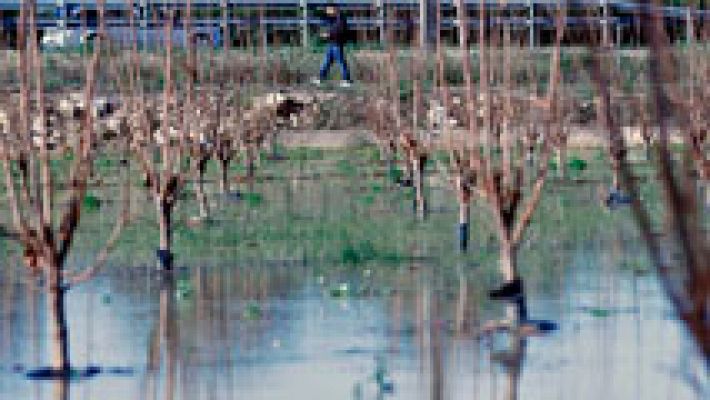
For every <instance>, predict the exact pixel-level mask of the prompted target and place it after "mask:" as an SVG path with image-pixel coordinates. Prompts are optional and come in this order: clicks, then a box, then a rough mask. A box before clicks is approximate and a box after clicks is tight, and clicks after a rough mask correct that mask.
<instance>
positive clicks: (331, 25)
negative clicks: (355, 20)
mask: <svg viewBox="0 0 710 400" xmlns="http://www.w3.org/2000/svg"><path fill="white" fill-rule="evenodd" d="M324 19H325V24H326V26H327V27H328V42H330V43H333V44H337V45H340V46H342V45H344V44H345V43H347V42H348V41H349V40H350V27H348V20H347V18H346V17H345V15H343V14H342V13H338V15H337V16H335V17H330V16H326V17H325V18H324Z"/></svg>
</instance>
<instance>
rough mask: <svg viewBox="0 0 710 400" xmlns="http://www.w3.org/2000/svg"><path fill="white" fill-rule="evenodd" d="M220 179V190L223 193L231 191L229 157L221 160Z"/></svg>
mask: <svg viewBox="0 0 710 400" xmlns="http://www.w3.org/2000/svg"><path fill="white" fill-rule="evenodd" d="M219 165H220V180H219V190H220V192H222V194H227V193H228V192H229V159H226V158H223V159H221V160H220V163H219Z"/></svg>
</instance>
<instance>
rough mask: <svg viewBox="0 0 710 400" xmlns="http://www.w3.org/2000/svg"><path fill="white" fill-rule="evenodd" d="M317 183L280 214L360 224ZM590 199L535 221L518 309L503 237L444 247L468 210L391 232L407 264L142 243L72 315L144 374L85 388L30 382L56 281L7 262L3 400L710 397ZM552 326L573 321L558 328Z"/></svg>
mask: <svg viewBox="0 0 710 400" xmlns="http://www.w3.org/2000/svg"><path fill="white" fill-rule="evenodd" d="M301 184H302V185H301V186H298V187H293V188H292V190H289V191H286V192H285V193H284V190H283V188H282V187H278V188H275V190H274V192H275V193H276V192H277V193H276V194H274V193H270V192H268V189H267V188H265V189H264V192H265V193H266V195H265V196H266V198H267V199H270V200H271V201H272V202H273V204H272V207H273V208H274V209H275V210H276V211H275V212H274V213H275V214H273V215H270V216H268V218H275V217H274V215H277V214H278V213H279V212H280V211H279V210H282V211H283V210H288V213H290V217H289V218H296V217H298V218H301V219H300V220H299V221H306V220H308V219H307V218H310V219H311V220H318V219H323V220H324V221H325V223H324V225H327V224H328V223H330V221H331V219H332V220H341V221H342V220H343V216H342V215H339V214H337V212H338V207H336V206H335V205H336V204H340V205H343V204H344V205H345V207H341V208H347V209H350V208H351V207H350V206H351V205H352V204H350V203H347V200H345V199H344V198H343V197H342V196H341V195H340V194H338V193H337V190H339V189H338V188H337V187H336V188H329V187H327V186H328V185H323V184H322V185H320V186H318V187H316V188H314V187H309V186H308V184H307V183H303V182H302V183H301ZM329 191H330V192H329ZM579 192H583V191H579ZM277 194H278V196H289V197H291V198H292V199H293V201H289V202H286V203H283V202H280V201H278V197H273V196H276V195H277ZM575 195H576V194H575ZM570 196H572V195H570ZM311 197H313V198H311ZM315 198H318V199H320V200H315ZM440 198H442V196H440V195H439V194H437V192H436V191H433V192H432V193H431V194H430V197H429V200H430V204H431V208H432V210H439V209H441V208H442V207H443V205H442V203H441V202H440V201H439V200H437V199H440ZM304 199H308V200H304ZM572 199H574V197H572ZM580 203H581V202H580ZM580 203H576V204H577V205H578V208H579V210H577V211H574V210H572V209H571V208H565V209H564V210H562V209H563V208H564V205H561V204H560V203H558V202H557V201H556V202H555V203H553V204H547V203H546V204H543V205H542V207H543V211H542V212H546V213H547V215H550V216H551V218H552V217H554V216H555V215H560V219H562V214H563V213H564V214H565V215H564V217H565V219H572V220H576V221H578V224H579V225H578V226H576V227H569V226H566V225H565V226H554V225H555V224H553V226H547V225H545V226H537V227H535V228H534V229H533V231H532V232H531V236H532V237H533V238H534V239H535V240H531V244H525V245H524V246H523V248H522V249H521V266H522V267H523V268H526V270H525V275H526V283H527V286H526V297H525V298H524V299H522V298H520V299H517V300H519V301H516V302H513V303H505V302H492V301H490V300H489V299H488V298H487V289H488V288H490V286H491V282H494V281H495V280H496V278H497V276H496V268H495V264H496V260H495V256H493V259H492V260H490V262H488V264H487V261H486V257H487V254H490V253H493V254H495V244H491V241H490V240H489V239H488V236H487V235H486V231H485V225H484V224H485V220H484V219H483V218H482V217H481V216H480V215H475V213H474V215H472V216H471V221H472V222H471V226H470V228H471V241H470V243H469V249H468V251H469V253H468V255H466V256H465V257H464V256H461V257H459V258H456V257H451V258H445V257H443V256H441V254H443V253H445V252H446V251H449V250H450V249H456V248H457V240H458V237H457V235H456V231H455V229H452V227H454V228H455V227H456V221H457V219H456V213H455V212H452V213H450V215H448V214H443V213H432V214H431V215H430V216H429V217H430V218H429V219H428V221H427V223H428V224H431V225H428V228H427V229H429V231H427V232H425V233H426V234H423V233H422V232H421V231H415V232H414V233H412V232H411V231H408V230H406V229H404V228H402V229H401V230H398V231H397V233H396V235H397V236H396V237H395V238H390V240H398V241H401V242H403V243H405V245H406V246H405V245H403V246H402V247H404V250H403V251H406V253H405V255H406V257H402V258H401V260H397V262H391V263H378V262H370V263H359V264H358V263H349V262H346V261H347V260H340V262H332V260H330V259H327V258H326V257H323V260H325V261H322V260H321V258H320V257H319V255H322V254H323V253H327V252H328V251H331V249H330V247H334V246H336V244H337V243H338V242H337V241H335V240H332V238H321V237H318V238H317V239H310V237H309V236H308V235H310V234H309V232H308V231H306V230H302V231H299V232H298V233H297V236H298V237H299V238H301V237H309V239H308V240H314V241H315V240H320V242H319V243H316V245H315V246H316V247H318V248H319V249H321V250H320V251H321V253H318V252H314V251H312V250H311V249H308V248H307V246H308V243H307V241H306V240H305V239H304V240H302V241H300V240H283V242H284V243H283V247H276V246H274V247H273V248H265V249H262V250H260V251H261V253H260V256H254V257H252V253H247V255H246V256H244V257H242V258H239V259H237V258H236V257H234V258H235V259H237V261H232V255H233V253H226V254H229V255H228V256H226V255H225V253H220V252H218V250H213V252H214V253H215V254H214V255H212V256H211V257H207V256H205V257H203V258H202V259H201V260H199V261H189V262H188V261H184V260H185V259H186V257H185V255H182V259H181V258H178V261H179V262H178V263H177V265H176V269H175V271H174V272H173V275H158V274H156V272H155V271H154V269H153V267H152V263H150V264H149V263H148V262H147V261H145V260H141V259H140V256H136V255H134V253H139V252H138V251H135V252H133V251H131V249H129V250H126V256H125V257H124V258H119V259H117V260H115V261H113V264H112V265H109V266H108V267H107V269H106V271H107V273H106V275H105V276H103V277H101V278H100V279H96V280H94V281H91V282H89V283H87V284H86V285H84V286H80V287H77V288H75V289H73V290H71V291H70V292H69V294H68V297H67V307H68V312H67V315H68V318H69V325H70V327H71V342H72V346H70V348H71V349H72V358H73V360H74V363H75V365H77V366H80V367H82V366H87V365H99V366H102V367H125V368H131V369H132V371H133V373H132V374H122V375H121V374H108V373H107V374H101V375H99V376H97V377H95V378H93V379H83V380H72V381H71V382H69V383H67V382H34V381H29V380H27V379H25V376H24V372H25V371H26V370H27V369H30V368H33V367H36V366H38V365H43V362H44V361H45V360H46V359H47V358H48V354H47V353H48V349H47V345H46V343H47V329H46V327H45V326H44V323H43V322H42V321H45V318H44V315H43V313H44V312H45V311H44V308H43V307H41V305H42V304H44V301H43V290H41V289H40V288H37V287H36V286H35V285H37V282H33V281H28V280H27V279H26V278H25V276H24V275H23V273H22V269H21V266H19V265H17V261H13V260H6V259H4V260H3V262H4V263H6V267H5V268H0V299H1V300H2V304H1V305H0V310H1V312H2V314H1V315H0V335H2V336H1V337H0V398H2V399H3V400H4V399H5V398H7V399H38V400H39V399H52V400H54V399H63V400H65V399H66V400H69V399H71V400H83V399H96V398H101V399H102V400H114V399H117V400H118V399H120V400H123V399H146V400H153V399H170V400H172V399H176V400H177V399H190V400H192V399H198V400H199V399H231V398H248V399H257V400H258V399H284V398H291V399H316V400H318V399H323V400H326V399H327V400H330V399H363V400H364V399H407V400H410V399H414V400H417V399H422V400H423V399H471V398H473V399H478V398H480V399H533V400H535V399H551V398H575V399H580V400H582V399H599V398H606V399H644V400H645V399H653V398H669V397H670V398H673V399H695V398H703V397H702V396H703V395H704V394H705V393H707V383H706V382H702V377H704V375H703V371H704V369H703V368H704V365H703V363H702V361H700V359H699V358H698V357H697V354H696V353H695V352H694V350H693V348H692V344H691V342H689V341H688V340H687V338H686V336H685V334H684V332H683V330H682V328H681V326H680V325H679V324H678V322H677V321H676V320H675V318H674V317H673V314H672V312H671V309H670V307H669V305H668V303H667V301H666V300H665V298H664V297H663V295H662V293H661V292H660V290H659V288H658V284H657V281H656V279H655V277H654V276H653V275H652V274H647V273H645V270H644V264H643V261H639V260H638V258H639V257H638V254H639V253H640V252H641V247H640V246H639V244H638V243H636V242H635V241H634V240H633V239H629V237H630V234H629V230H628V229H629V228H628V225H624V224H623V223H619V224H618V226H619V227H618V229H617V230H616V231H608V229H606V227H605V226H604V223H605V222H608V221H603V220H602V221H597V222H594V223H592V222H589V221H588V220H584V219H583V218H589V219H594V218H597V219H599V218H601V217H599V214H594V215H592V216H591V217H589V216H588V214H591V213H592V211H590V210H591V207H596V206H597V205H596V204H589V205H588V206H587V207H588V208H584V207H585V206H579V204H580ZM286 204H290V205H289V206H288V207H289V208H287V207H286ZM376 205H377V204H376ZM281 206H283V208H280V207H281ZM358 207H359V206H357V205H354V206H352V208H354V209H356V211H357V210H358ZM546 207H547V210H545V208H546ZM326 210H329V211H326ZM218 212H219V211H218V210H217V209H216V210H215V215H216V216H218ZM268 212H269V211H262V212H261V213H246V217H245V218H249V219H250V222H249V224H245V225H244V226H239V229H244V230H245V231H248V230H250V229H256V228H255V227H258V226H260V225H261V224H264V223H265V222H264V219H265V218H267V217H265V216H264V215H263V214H268ZM358 218H360V219H364V218H369V219H370V220H368V221H367V224H371V223H372V224H375V223H377V221H376V220H377V219H378V218H385V217H383V216H382V214H373V215H363V214H359V215H358ZM444 218H448V219H444ZM239 222H240V223H241V222H242V221H239ZM387 222H388V223H389V222H390V221H387ZM280 223H281V222H278V221H277V222H276V223H274V224H273V226H276V228H273V229H275V230H276V229H277V228H278V227H279V225H278V224H280ZM407 223H409V222H407ZM284 225H285V228H284V229H286V228H288V229H295V228H289V226H288V225H286V223H285V222H284ZM402 226H405V223H402ZM319 228H320V227H317V228H313V229H319ZM219 229H220V227H219V226H218V227H216V228H214V230H217V231H219ZM225 229H226V228H225ZM352 229H353V230H356V229H359V227H358V225H354V227H353V228H352ZM398 229H399V227H398ZM560 232H562V233H560ZM228 233H229V234H228V235H227V234H225V238H223V239H220V238H214V237H212V238H211V240H214V247H215V248H219V249H220V250H219V251H225V252H228V251H229V247H228V245H226V244H223V242H220V241H219V240H224V241H226V240H228V239H230V235H231V234H232V232H231V231H228ZM277 233H278V234H279V235H280V234H281V232H277ZM348 233H349V234H351V233H352V232H348ZM563 233H564V234H563ZM274 235H276V234H274ZM570 237H571V239H570ZM447 238H448V239H447ZM385 239H386V238H383V239H382V240H385ZM329 240H330V241H329ZM447 240H448V241H447ZM275 241H276V240H275ZM355 242H356V243H357V241H356V240H355ZM178 243H180V242H179V240H178ZM278 243H281V242H278ZM135 246H137V247H139V246H140V243H137V244H135ZM220 246H222V247H220ZM225 249H227V250H225ZM442 249H444V250H442ZM245 251H246V250H245ZM235 253H236V252H235ZM146 254H147V256H146V259H147V260H150V258H151V256H152V254H151V253H149V252H146ZM294 254H296V255H299V258H295V257H294V256H293V255H294ZM302 254H306V256H300V255H302ZM239 255H241V253H240V254H239ZM249 257H251V258H249ZM134 258H135V259H134ZM161 276H162V278H161ZM528 314H529V315H528ZM546 320H550V321H554V322H555V325H557V326H556V327H557V328H559V329H557V330H554V331H552V332H542V331H545V329H541V325H540V323H542V322H546ZM659 344H662V345H659ZM693 376H695V377H701V378H692V377H693ZM693 380H694V381H696V382H699V383H695V384H689V383H688V382H691V381H693ZM698 387H699V388H700V389H698ZM702 390H705V392H702Z"/></svg>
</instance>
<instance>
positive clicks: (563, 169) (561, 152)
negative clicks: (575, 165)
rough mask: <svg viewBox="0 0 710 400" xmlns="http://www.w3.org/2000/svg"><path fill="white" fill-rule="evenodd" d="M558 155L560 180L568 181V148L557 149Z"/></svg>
mask: <svg viewBox="0 0 710 400" xmlns="http://www.w3.org/2000/svg"><path fill="white" fill-rule="evenodd" d="M555 152H556V153H557V171H558V174H559V177H560V179H563V180H564V179H567V146H565V145H564V144H563V145H560V146H558V147H557V148H556V149H555Z"/></svg>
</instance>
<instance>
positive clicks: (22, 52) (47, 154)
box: [0, 0, 127, 377]
mask: <svg viewBox="0 0 710 400" xmlns="http://www.w3.org/2000/svg"><path fill="white" fill-rule="evenodd" d="M98 6H99V21H100V22H99V23H100V26H101V27H103V24H104V12H103V10H104V1H103V0H100V1H99V2H98ZM36 10H37V5H36V1H34V0H28V1H22V3H21V16H20V22H19V24H18V30H19V32H18V37H20V38H22V42H21V43H20V46H19V52H18V53H19V54H18V57H19V62H18V69H19V75H20V101H19V114H20V116H19V120H20V121H19V124H18V125H19V127H18V128H19V130H20V135H19V137H17V138H16V140H14V141H10V140H9V139H10V138H9V137H8V135H4V136H3V138H2V142H0V158H1V160H2V165H3V170H4V180H5V187H6V194H7V201H8V204H9V206H10V209H11V213H12V224H13V228H14V232H15V233H16V236H17V238H18V240H19V242H20V243H21V245H22V246H23V247H24V261H25V263H26V265H27V266H28V267H29V268H37V269H41V270H42V272H43V273H44V275H45V277H46V282H47V292H48V296H47V309H48V315H49V318H50V320H51V324H50V338H51V349H52V359H51V366H50V368H49V369H48V370H47V371H45V372H46V374H47V375H48V376H50V377H66V376H68V374H69V373H70V365H71V364H70V359H69V340H68V326H67V321H66V310H65V295H66V291H67V289H68V288H69V285H70V284H73V283H78V282H81V281H83V280H86V279H88V278H89V277H90V276H92V275H93V274H94V273H95V271H96V270H97V268H98V265H99V264H101V263H102V262H103V261H104V260H105V258H106V256H107V255H108V252H109V251H110V249H111V247H112V246H113V244H114V243H115V241H116V240H117V238H118V236H119V233H120V231H121V229H122V228H123V226H124V223H125V221H126V217H127V214H126V213H125V212H122V213H120V214H119V215H118V217H117V221H116V225H115V228H114V230H113V231H112V233H111V236H110V238H109V239H108V240H107V241H106V243H105V244H104V247H103V248H102V250H101V251H100V252H99V254H98V256H97V258H96V260H95V261H94V263H93V265H91V266H89V267H87V269H86V270H85V271H83V272H82V273H78V274H76V275H74V276H67V275H68V274H67V271H65V264H66V261H67V258H68V255H69V252H70V249H71V246H72V243H73V241H74V238H75V233H76V231H77V228H78V227H79V222H80V217H81V214H82V205H83V201H84V198H85V194H86V190H87V182H88V180H89V177H90V171H91V166H92V163H93V161H94V159H95V155H96V152H95V151H94V147H95V146H97V144H98V143H97V137H96V135H95V132H94V129H95V124H94V122H95V121H94V115H93V114H94V113H93V112H92V109H91V107H92V102H93V99H94V93H95V85H96V77H97V72H98V66H99V61H100V55H101V50H102V47H103V43H104V40H105V37H103V36H99V37H98V38H97V39H96V42H95V46H94V49H93V54H92V57H91V59H90V61H89V63H88V64H87V66H86V85H85V87H84V98H83V105H84V108H83V110H82V112H81V132H80V133H79V141H78V144H77V145H76V146H74V161H73V163H72V165H71V167H70V171H69V173H68V175H67V177H66V182H64V186H66V187H68V188H69V199H68V202H67V204H66V207H62V203H61V202H59V201H57V200H56V192H57V189H58V187H59V186H60V185H58V183H57V182H55V175H56V174H55V173H53V172H52V168H51V157H52V154H51V150H50V147H51V146H50V136H49V131H48V129H47V121H48V116H47V109H48V107H47V105H46V96H45V93H44V81H43V67H42V64H43V62H42V58H41V54H40V51H39V47H38V41H37V28H36ZM27 18H29V23H28V20H27ZM27 31H29V44H28V43H27V41H25V39H26V38H27V33H28V32H27ZM30 65H31V68H30ZM30 73H31V74H32V76H33V77H34V78H35V90H36V92H35V99H34V100H35V104H36V114H37V118H36V119H35V121H36V123H35V124H33V125H34V128H36V129H35V132H34V133H33V132H32V130H31V129H30V127H29V124H28V121H30V119H31V115H30V114H31V110H32V106H31V101H30V92H31V85H32V83H31V80H30V79H29V76H30ZM33 134H36V136H34V137H33ZM65 134H66V135H69V134H70V132H65ZM15 155H17V157H14V159H13V156H15ZM28 164H30V165H36V166H37V167H38V171H39V177H34V176H33V175H32V172H33V171H32V170H31V169H30V167H28ZM15 167H18V168H19V169H20V170H21V171H22V173H21V174H20V177H19V180H18V179H16V177H15V174H14V173H13V170H14V169H15ZM18 185H19V189H18ZM18 191H19V193H18ZM55 220H58V221H60V222H59V225H58V226H56V225H55V223H54V221H55Z"/></svg>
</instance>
